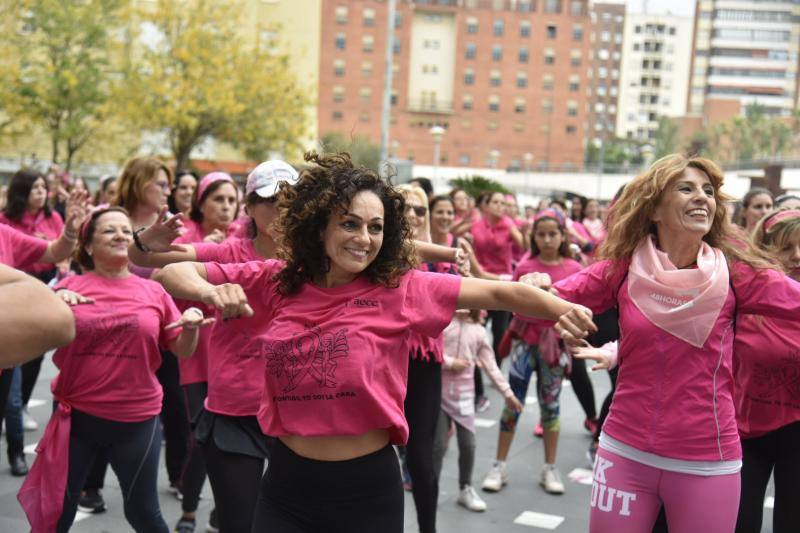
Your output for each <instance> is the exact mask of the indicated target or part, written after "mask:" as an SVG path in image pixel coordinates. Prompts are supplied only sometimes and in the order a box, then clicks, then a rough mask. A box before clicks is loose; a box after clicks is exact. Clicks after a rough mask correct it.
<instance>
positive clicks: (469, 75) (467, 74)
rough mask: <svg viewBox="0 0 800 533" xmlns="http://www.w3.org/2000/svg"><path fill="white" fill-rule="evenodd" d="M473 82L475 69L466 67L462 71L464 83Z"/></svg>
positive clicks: (471, 83) (470, 83)
mask: <svg viewBox="0 0 800 533" xmlns="http://www.w3.org/2000/svg"><path fill="white" fill-rule="evenodd" d="M473 84H475V71H474V70H472V69H471V68H468V69H467V70H465V71H464V85H473Z"/></svg>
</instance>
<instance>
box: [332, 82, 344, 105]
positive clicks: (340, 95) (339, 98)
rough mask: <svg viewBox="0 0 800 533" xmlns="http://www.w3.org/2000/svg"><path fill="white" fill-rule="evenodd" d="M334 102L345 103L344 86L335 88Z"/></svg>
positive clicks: (335, 86)
mask: <svg viewBox="0 0 800 533" xmlns="http://www.w3.org/2000/svg"><path fill="white" fill-rule="evenodd" d="M333 101H334V102H343V101H344V87H343V86H342V85H334V86H333Z"/></svg>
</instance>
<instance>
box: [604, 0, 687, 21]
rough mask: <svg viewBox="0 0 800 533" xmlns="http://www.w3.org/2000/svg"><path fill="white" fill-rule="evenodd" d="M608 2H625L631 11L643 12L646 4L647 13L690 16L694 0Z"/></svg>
mask: <svg viewBox="0 0 800 533" xmlns="http://www.w3.org/2000/svg"><path fill="white" fill-rule="evenodd" d="M606 1H608V0H606ZM610 3H620V4H627V6H628V11H629V12H631V13H643V12H644V8H645V4H646V6H647V12H648V13H652V14H661V13H672V14H673V15H682V16H686V17H691V16H692V15H694V5H695V0H611V2H610Z"/></svg>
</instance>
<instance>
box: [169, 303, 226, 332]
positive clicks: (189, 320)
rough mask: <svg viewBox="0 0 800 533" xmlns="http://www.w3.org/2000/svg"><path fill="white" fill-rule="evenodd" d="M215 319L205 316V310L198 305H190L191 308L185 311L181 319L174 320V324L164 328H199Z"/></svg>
mask: <svg viewBox="0 0 800 533" xmlns="http://www.w3.org/2000/svg"><path fill="white" fill-rule="evenodd" d="M215 320H216V319H215V318H213V317H211V318H205V317H204V316H203V312H202V311H201V310H200V309H198V308H196V307H190V308H189V309H187V310H186V311H184V312H183V314H182V315H181V318H180V320H178V321H176V322H173V323H172V324H169V325H168V326H167V327H165V328H164V329H165V330H170V329H175V328H181V327H182V328H183V329H185V330H187V329H188V330H192V329H198V328H202V327H204V326H208V325H209V324H213V323H214V321H215Z"/></svg>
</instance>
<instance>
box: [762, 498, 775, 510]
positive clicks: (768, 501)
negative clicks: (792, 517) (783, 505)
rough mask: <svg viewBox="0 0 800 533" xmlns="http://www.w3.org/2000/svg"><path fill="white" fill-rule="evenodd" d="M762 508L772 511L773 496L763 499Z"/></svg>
mask: <svg viewBox="0 0 800 533" xmlns="http://www.w3.org/2000/svg"><path fill="white" fill-rule="evenodd" d="M764 507H765V508H767V509H774V508H775V498H774V497H773V496H767V497H766V498H764Z"/></svg>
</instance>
